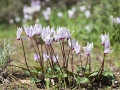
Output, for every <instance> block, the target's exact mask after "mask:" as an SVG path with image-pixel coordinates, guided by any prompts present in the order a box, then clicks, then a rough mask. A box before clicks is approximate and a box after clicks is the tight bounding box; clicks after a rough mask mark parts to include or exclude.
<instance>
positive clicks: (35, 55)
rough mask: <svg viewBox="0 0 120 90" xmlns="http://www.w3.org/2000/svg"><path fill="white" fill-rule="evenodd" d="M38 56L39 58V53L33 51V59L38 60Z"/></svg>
mask: <svg viewBox="0 0 120 90" xmlns="http://www.w3.org/2000/svg"><path fill="white" fill-rule="evenodd" d="M39 58H40V56H39V55H37V54H36V53H34V60H35V61H38V60H39Z"/></svg>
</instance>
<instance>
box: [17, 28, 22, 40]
mask: <svg viewBox="0 0 120 90" xmlns="http://www.w3.org/2000/svg"><path fill="white" fill-rule="evenodd" d="M21 33H22V28H20V27H19V28H17V39H18V40H20V36H21Z"/></svg>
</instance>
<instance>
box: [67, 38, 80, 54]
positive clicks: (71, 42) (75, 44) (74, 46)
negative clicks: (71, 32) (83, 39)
mask: <svg viewBox="0 0 120 90" xmlns="http://www.w3.org/2000/svg"><path fill="white" fill-rule="evenodd" d="M68 45H69V46H70V47H71V49H72V50H75V52H76V54H79V53H80V45H79V44H78V41H76V40H75V39H74V38H73V39H72V40H70V39H69V40H68Z"/></svg>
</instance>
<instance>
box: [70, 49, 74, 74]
mask: <svg viewBox="0 0 120 90" xmlns="http://www.w3.org/2000/svg"><path fill="white" fill-rule="evenodd" d="M71 55H72V58H71V69H72V72H74V66H73V51H72V50H71Z"/></svg>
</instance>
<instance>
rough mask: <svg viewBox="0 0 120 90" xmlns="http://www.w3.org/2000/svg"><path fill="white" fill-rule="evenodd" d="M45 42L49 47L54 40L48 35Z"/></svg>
mask: <svg viewBox="0 0 120 90" xmlns="http://www.w3.org/2000/svg"><path fill="white" fill-rule="evenodd" d="M43 41H44V42H45V44H46V45H47V46H49V45H50V44H51V43H52V41H53V38H52V37H50V35H48V36H46V37H45V38H44V39H43Z"/></svg>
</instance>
